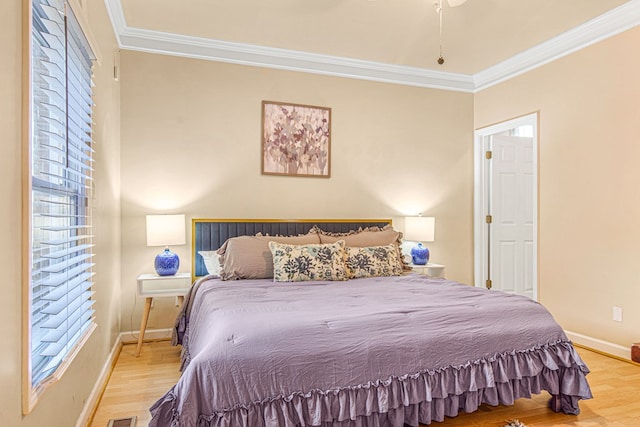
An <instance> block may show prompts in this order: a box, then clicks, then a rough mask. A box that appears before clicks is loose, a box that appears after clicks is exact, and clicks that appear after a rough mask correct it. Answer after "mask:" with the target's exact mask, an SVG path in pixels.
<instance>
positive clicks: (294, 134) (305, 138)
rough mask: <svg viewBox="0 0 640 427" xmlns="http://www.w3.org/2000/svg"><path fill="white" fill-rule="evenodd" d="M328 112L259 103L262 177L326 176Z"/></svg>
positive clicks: (313, 108) (328, 152)
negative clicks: (264, 175) (260, 106)
mask: <svg viewBox="0 0 640 427" xmlns="http://www.w3.org/2000/svg"><path fill="white" fill-rule="evenodd" d="M330 122H331V109H330V108H323V107H312V106H307V105H294V104H282V103H277V102H268V101H263V102H262V126H263V129H262V173H263V174H267V175H269V174H271V175H297V176H316V177H329V176H330V152H331V151H330V144H331V123H330Z"/></svg>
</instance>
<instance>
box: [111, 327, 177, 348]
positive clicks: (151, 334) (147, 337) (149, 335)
mask: <svg viewBox="0 0 640 427" xmlns="http://www.w3.org/2000/svg"><path fill="white" fill-rule="evenodd" d="M172 332H173V329H147V330H146V331H145V332H144V340H143V342H151V341H162V340H168V339H171V334H172ZM139 333H140V331H125V332H122V333H121V334H120V341H121V342H122V344H133V343H137V342H138V334H139Z"/></svg>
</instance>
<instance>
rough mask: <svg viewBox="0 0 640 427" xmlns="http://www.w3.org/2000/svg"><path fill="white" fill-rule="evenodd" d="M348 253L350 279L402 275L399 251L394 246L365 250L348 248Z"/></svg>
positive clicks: (373, 247) (372, 247)
mask: <svg viewBox="0 0 640 427" xmlns="http://www.w3.org/2000/svg"><path fill="white" fill-rule="evenodd" d="M346 252H347V270H348V271H349V278H350V279H355V278H358V277H372V276H400V275H401V274H402V264H401V262H400V260H399V259H398V250H397V248H396V246H395V245H394V244H391V245H386V246H368V247H365V248H352V247H347V248H346Z"/></svg>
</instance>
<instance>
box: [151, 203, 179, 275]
mask: <svg viewBox="0 0 640 427" xmlns="http://www.w3.org/2000/svg"><path fill="white" fill-rule="evenodd" d="M185 243H186V237H185V220H184V214H180V215H147V246H164V247H165V249H164V251H163V252H161V253H159V254H158V255H157V256H156V260H155V268H156V273H158V275H159V276H173V275H174V274H176V273H177V272H178V268H179V267H180V258H179V257H178V254H176V253H174V252H171V251H170V250H169V245H184V244H185Z"/></svg>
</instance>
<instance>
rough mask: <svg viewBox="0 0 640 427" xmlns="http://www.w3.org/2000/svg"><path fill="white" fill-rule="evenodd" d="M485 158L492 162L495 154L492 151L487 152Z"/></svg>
mask: <svg viewBox="0 0 640 427" xmlns="http://www.w3.org/2000/svg"><path fill="white" fill-rule="evenodd" d="M484 157H486V159H487V160H491V158H492V157H493V152H492V151H485V152H484Z"/></svg>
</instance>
